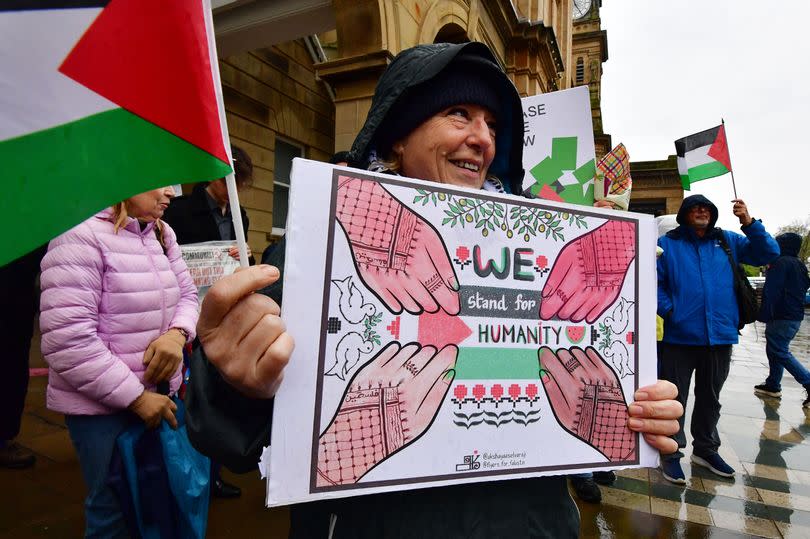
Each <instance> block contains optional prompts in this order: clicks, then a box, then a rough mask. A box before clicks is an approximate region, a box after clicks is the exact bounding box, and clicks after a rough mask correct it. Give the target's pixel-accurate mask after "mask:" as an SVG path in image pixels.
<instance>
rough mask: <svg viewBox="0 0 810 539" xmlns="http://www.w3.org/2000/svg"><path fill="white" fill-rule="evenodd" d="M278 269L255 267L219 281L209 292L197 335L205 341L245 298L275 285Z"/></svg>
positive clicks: (202, 309) (265, 266)
mask: <svg viewBox="0 0 810 539" xmlns="http://www.w3.org/2000/svg"><path fill="white" fill-rule="evenodd" d="M278 277H279V271H278V268H276V267H273V266H267V265H264V264H262V265H259V266H253V267H250V268H246V269H243V270H242V271H237V272H235V273H232V274H231V275H228V276H226V277H223V278H222V279H220V280H218V281H217V282H216V283H214V285H213V286H212V287H211V288H210V289H209V290H208V293H207V294H206V295H205V299H204V300H203V304H202V308H201V310H200V319H199V321H198V322H197V334H198V335H200V338H201V339H204V338H205V337H206V336H207V335H208V334H209V333H210V332H211V331H214V330H216V329H217V328H218V327H219V325H220V324H221V323H222V320H223V319H224V318H225V316H226V315H227V314H228V312H230V310H231V309H232V308H233V307H234V306H235V305H237V304H238V303H239V301H240V300H241V299H242V298H244V297H245V296H247V295H249V294H251V293H252V292H253V291H254V290H258V289H260V288H263V287H265V286H268V285H270V284H272V283H274V282H275V281H276V280H277V279H278Z"/></svg>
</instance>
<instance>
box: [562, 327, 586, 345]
mask: <svg viewBox="0 0 810 539" xmlns="http://www.w3.org/2000/svg"><path fill="white" fill-rule="evenodd" d="M565 334H566V336H567V337H568V340H569V341H570V342H571V344H579V342H580V341H582V339H583V338H584V337H585V326H568V327H567V328H565Z"/></svg>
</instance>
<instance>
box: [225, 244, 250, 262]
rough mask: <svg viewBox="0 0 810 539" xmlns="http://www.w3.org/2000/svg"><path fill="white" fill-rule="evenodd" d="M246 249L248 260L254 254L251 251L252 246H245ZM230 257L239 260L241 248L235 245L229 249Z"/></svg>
mask: <svg viewBox="0 0 810 539" xmlns="http://www.w3.org/2000/svg"><path fill="white" fill-rule="evenodd" d="M245 248H246V249H247V255H248V258H250V257H251V256H253V252H252V251H251V250H250V245H245ZM228 256H230V257H231V258H233V259H235V260H239V247H237V246H236V245H234V246H233V247H228Z"/></svg>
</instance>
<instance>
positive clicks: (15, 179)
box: [0, 0, 231, 265]
mask: <svg viewBox="0 0 810 539" xmlns="http://www.w3.org/2000/svg"><path fill="white" fill-rule="evenodd" d="M221 103H222V96H221V89H220V86H219V72H218V70H217V62H216V50H215V48H214V39H213V28H212V22H211V8H210V6H209V3H208V0H108V1H98V0H96V1H92V0H62V1H57V0H39V1H37V0H28V1H26V0H4V1H2V2H0V166H1V167H2V169H0V170H2V172H0V178H2V182H3V185H4V186H5V189H4V192H3V196H0V265H2V264H4V263H6V262H8V261H10V260H13V259H14V258H17V257H18V256H20V255H22V254H24V253H26V252H28V251H30V250H31V249H33V248H35V247H37V246H38V245H41V244H42V243H44V242H46V241H48V240H49V239H51V238H53V237H55V236H56V235H58V234H60V233H62V232H64V231H65V230H67V229H69V228H70V227H72V226H74V225H76V224H77V223H79V222H81V221H82V220H84V219H86V218H88V217H89V216H91V215H92V214H93V213H95V212H96V211H99V210H101V209H103V208H105V207H107V206H110V205H111V204H113V203H115V202H118V201H121V200H123V199H125V198H127V197H129V196H132V195H134V194H137V193H140V192H143V191H146V190H149V189H155V188H158V187H162V186H166V185H170V184H176V183H181V182H192V181H202V180H212V179H216V178H221V177H223V176H225V175H226V174H227V173H228V172H230V170H231V169H230V166H229V165H228V163H229V162H230V161H229V158H228V152H227V151H226V144H225V140H226V137H227V130H226V128H225V122H224V115H223V113H222V107H221Z"/></svg>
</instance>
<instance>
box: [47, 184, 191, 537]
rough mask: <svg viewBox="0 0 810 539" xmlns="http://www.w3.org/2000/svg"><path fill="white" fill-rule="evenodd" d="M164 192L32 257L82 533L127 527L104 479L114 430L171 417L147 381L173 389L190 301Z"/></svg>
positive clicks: (170, 406)
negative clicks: (78, 476)
mask: <svg viewBox="0 0 810 539" xmlns="http://www.w3.org/2000/svg"><path fill="white" fill-rule="evenodd" d="M172 196H174V194H173V191H172V189H171V188H164V189H155V190H153V191H147V192H146V193H141V194H140V195H136V196H134V197H132V198H129V199H127V200H125V201H124V202H121V203H119V204H116V205H115V206H113V207H112V208H110V209H107V210H104V211H102V212H100V213H98V214H97V215H95V216H93V217H91V218H90V219H88V220H87V221H85V222H83V223H81V224H80V225H78V226H76V227H75V228H73V229H71V230H69V231H68V232H65V233H64V234H62V235H61V236H59V237H57V238H56V239H54V240H53V241H51V243H50V245H49V247H48V254H46V255H45V258H44V259H43V260H42V276H41V284H42V296H41V305H40V311H41V315H40V326H41V329H42V352H43V354H44V356H45V359H46V360H47V362H48V365H49V367H50V370H49V374H48V397H47V401H48V408H50V409H51V410H55V411H57V412H61V413H64V414H65V423H66V424H67V427H68V431H69V432H70V436H71V440H72V441H73V445H74V446H75V447H76V452H77V454H78V456H79V463H80V464H81V467H82V473H83V475H84V478H85V481H86V483H87V488H88V496H87V500H86V502H85V513H86V530H85V535H86V536H87V537H95V536H99V537H117V536H119V535H126V533H127V532H126V525H125V522H124V519H123V514H122V513H121V509H120V507H119V505H118V502H117V500H116V498H115V495H114V494H113V492H112V490H111V489H110V488H109V487H108V486H107V485H106V480H107V469H108V467H109V463H110V458H111V456H112V452H113V447H114V444H115V439H116V438H117V437H118V434H120V433H121V432H122V431H123V430H124V429H126V428H127V427H128V426H130V425H131V424H132V423H133V422H135V421H137V420H138V419H137V418H140V419H141V420H142V421H144V422H145V423H146V425H147V426H148V427H155V426H157V425H158V424H160V422H161V421H162V420H163V419H165V420H166V421H168V422H169V424H171V425H172V426H176V425H177V423H176V419H175V416H174V412H175V410H176V405H175V404H174V402H173V401H172V400H171V399H170V398H169V397H168V396H165V395H162V394H160V393H158V392H156V391H155V388H156V385H157V384H158V383H160V382H164V383H165V382H168V383H169V388H170V391H169V394H170V395H173V394H174V393H175V392H176V391H177V389H178V388H179V386H180V381H181V372H180V370H181V363H182V358H183V346H184V345H185V344H186V342H188V341H190V340H191V339H193V338H194V332H195V326H196V324H197V316H198V306H197V289H196V288H195V286H194V283H193V282H192V280H191V276H190V275H189V272H188V269H187V268H186V264H185V262H184V261H183V259H182V257H181V254H180V248H179V247H178V246H177V242H176V240H175V235H174V232H173V231H172V229H171V228H169V226H168V225H166V224H165V223H163V222H162V221H160V217H162V215H163V212H164V210H165V209H166V208H167V207H168V205H169V202H170V200H171V197H172Z"/></svg>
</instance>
